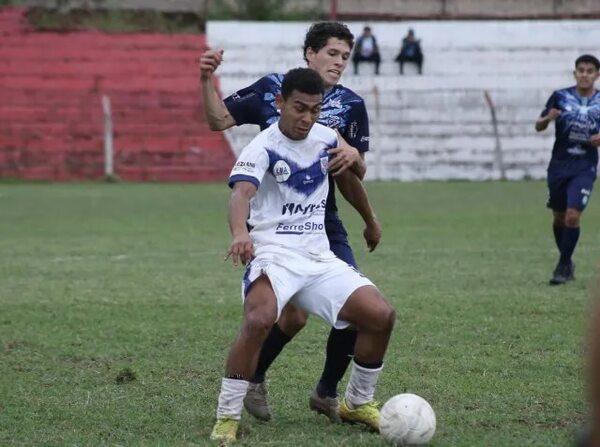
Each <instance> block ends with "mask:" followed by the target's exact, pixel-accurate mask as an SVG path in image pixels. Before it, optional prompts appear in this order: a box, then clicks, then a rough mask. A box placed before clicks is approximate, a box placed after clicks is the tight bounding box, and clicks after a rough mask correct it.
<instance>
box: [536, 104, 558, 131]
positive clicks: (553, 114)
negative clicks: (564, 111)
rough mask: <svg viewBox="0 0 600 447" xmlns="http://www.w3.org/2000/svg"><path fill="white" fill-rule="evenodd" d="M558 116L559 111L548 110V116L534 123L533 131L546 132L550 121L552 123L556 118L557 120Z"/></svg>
mask: <svg viewBox="0 0 600 447" xmlns="http://www.w3.org/2000/svg"><path fill="white" fill-rule="evenodd" d="M559 115H560V110H558V109H550V111H549V112H548V115H546V116H544V117H540V118H538V120H537V121H536V122H535V130H537V131H538V132H541V131H542V130H546V128H547V127H548V125H549V124H550V123H551V122H552V121H554V120H555V119H556V118H558V116H559Z"/></svg>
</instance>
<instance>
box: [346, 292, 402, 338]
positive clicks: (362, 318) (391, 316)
mask: <svg viewBox="0 0 600 447" xmlns="http://www.w3.org/2000/svg"><path fill="white" fill-rule="evenodd" d="M338 318H339V319H340V320H344V321H349V322H351V323H353V324H354V325H355V326H357V327H358V328H359V330H360V329H364V330H372V331H387V330H391V328H392V326H393V324H394V320H395V312H394V309H393V307H392V306H391V304H390V303H389V302H388V301H387V300H386V299H385V297H384V296H383V295H382V294H381V292H380V291H379V290H378V289H377V288H376V287H374V286H363V287H360V288H358V289H356V290H355V291H354V292H352V294H351V295H350V297H349V298H348V299H347V300H346V302H345V304H344V306H343V307H342V308H341V310H340V312H339V314H338Z"/></svg>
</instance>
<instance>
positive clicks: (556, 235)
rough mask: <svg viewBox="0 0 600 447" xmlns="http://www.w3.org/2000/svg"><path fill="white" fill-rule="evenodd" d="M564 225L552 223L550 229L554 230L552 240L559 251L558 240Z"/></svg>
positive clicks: (560, 237) (560, 238)
mask: <svg viewBox="0 0 600 447" xmlns="http://www.w3.org/2000/svg"><path fill="white" fill-rule="evenodd" d="M564 229H565V227H559V226H556V225H554V224H553V225H552V231H554V242H556V248H558V251H560V241H561V240H562V234H563V230H564Z"/></svg>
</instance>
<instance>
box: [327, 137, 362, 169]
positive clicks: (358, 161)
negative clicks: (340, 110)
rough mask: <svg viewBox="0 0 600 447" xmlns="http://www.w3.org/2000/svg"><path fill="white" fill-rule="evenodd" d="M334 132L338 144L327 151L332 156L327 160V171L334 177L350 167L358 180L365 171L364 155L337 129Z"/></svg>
mask: <svg viewBox="0 0 600 447" xmlns="http://www.w3.org/2000/svg"><path fill="white" fill-rule="evenodd" d="M336 133H337V134H338V141H339V146H338V147H336V148H334V149H330V150H329V151H328V153H329V155H332V156H333V158H332V159H331V161H330V162H329V172H331V175H333V176H334V177H335V176H338V175H340V174H341V173H342V172H344V171H345V170H346V169H348V168H350V169H351V170H352V172H354V174H356V175H357V176H358V178H359V180H362V179H363V178H364V177H365V173H366V172H367V164H366V163H365V160H364V155H363V154H361V153H360V152H359V151H358V149H356V148H355V147H353V146H350V145H349V144H348V143H347V142H346V140H344V137H342V136H341V135H340V133H339V132H338V131H337V130H336Z"/></svg>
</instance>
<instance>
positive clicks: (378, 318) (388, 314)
mask: <svg viewBox="0 0 600 447" xmlns="http://www.w3.org/2000/svg"><path fill="white" fill-rule="evenodd" d="M382 301H383V303H382V305H381V306H379V309H378V310H377V312H376V315H375V318H374V320H375V321H374V323H375V324H374V326H375V327H376V328H377V331H378V332H382V333H385V334H389V333H391V332H392V330H393V329H394V324H395V323H396V311H395V310H394V308H393V307H392V306H390V305H389V304H388V303H387V301H385V300H382Z"/></svg>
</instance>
